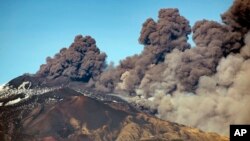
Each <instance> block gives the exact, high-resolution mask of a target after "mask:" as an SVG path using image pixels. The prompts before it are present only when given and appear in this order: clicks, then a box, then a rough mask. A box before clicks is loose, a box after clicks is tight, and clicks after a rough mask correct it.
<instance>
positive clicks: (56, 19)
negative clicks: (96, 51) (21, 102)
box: [0, 0, 233, 84]
mask: <svg viewBox="0 0 250 141" xmlns="http://www.w3.org/2000/svg"><path fill="white" fill-rule="evenodd" d="M232 3H233V0H88V1H87V0H0V84H2V83H6V82H8V81H9V80H10V79H12V78H14V77H17V76H19V75H22V74H23V73H25V72H27V73H35V72H36V71H37V70H38V69H39V66H40V65H41V64H42V63H45V58H46V57H47V56H53V55H54V54H55V53H57V52H58V51H59V50H60V48H62V47H68V46H69V45H70V44H71V43H72V42H73V40H74V37H75V35H78V34H82V35H91V36H92V37H93V38H95V39H96V41H97V46H98V47H99V48H100V49H101V51H103V52H106V54H107V55H108V58H107V62H110V61H113V62H115V63H116V64H118V62H119V60H121V59H123V58H125V57H126V56H130V55H133V54H135V53H139V52H140V51H141V50H142V48H143V47H142V46H141V45H139V43H138V37H139V34H140V30H141V26H142V23H143V22H144V21H145V20H146V19H147V18H149V17H152V18H154V19H157V14H158V11H159V9H161V8H178V9H179V11H180V13H181V15H183V16H184V17H186V18H187V19H188V20H189V21H190V24H191V25H193V24H194V23H195V21H197V20H202V19H208V20H215V21H220V14H222V13H223V12H224V11H226V10H227V9H228V8H229V7H230V5H232Z"/></svg>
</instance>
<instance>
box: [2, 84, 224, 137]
mask: <svg viewBox="0 0 250 141" xmlns="http://www.w3.org/2000/svg"><path fill="white" fill-rule="evenodd" d="M0 140H14V141H15V140H18V141H20V140H23V141H33V140H42V141H78V140H91V141H92V140H95V141H112V140H117V141H139V140H144V141H145V140H147V141H148V140H166V141H168V140H169V141H174V140H175V141H177V140H179V141H180V140H185V141H200V140H202V141H210V140H211V141H214V140H216V141H220V140H221V141H226V140H228V138H226V137H222V136H219V135H218V134H215V133H205V132H203V131H201V130H198V129H195V128H190V127H186V126H184V125H180V124H176V123H172V122H168V121H163V120H160V119H158V118H156V117H152V116H150V115H147V114H145V113H142V112H139V111H137V110H135V109H134V108H133V107H131V106H130V105H129V104H127V103H125V102H122V101H114V102H112V100H105V99H103V101H101V100H98V99H94V98H90V97H87V96H84V95H83V94H81V93H78V92H76V91H74V90H72V89H69V88H62V89H57V90H53V91H50V92H47V93H44V94H41V95H33V96H31V97H30V98H27V99H25V100H23V101H21V102H19V103H16V104H14V105H8V106H1V107H0Z"/></svg>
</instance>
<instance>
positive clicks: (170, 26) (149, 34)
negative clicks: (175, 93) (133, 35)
mask: <svg viewBox="0 0 250 141" xmlns="http://www.w3.org/2000/svg"><path fill="white" fill-rule="evenodd" d="M158 18H159V19H158V21H157V22H155V21H154V20H153V19H152V18H149V19H147V20H146V22H145V23H144V24H143V27H142V30H141V35H140V38H139V42H140V43H141V44H143V45H145V47H144V50H143V51H142V53H141V54H139V55H134V56H132V57H127V58H126V59H125V60H122V61H121V62H120V65H119V66H118V67H117V68H116V69H110V71H107V72H104V73H103V74H102V75H101V77H100V79H99V81H98V82H97V83H96V85H95V87H96V88H97V89H98V90H105V91H114V90H115V91H125V92H128V93H135V89H136V88H138V86H139V85H140V83H141V80H142V78H143V77H144V76H145V73H146V71H148V70H149V69H150V68H152V67H153V66H155V65H158V64H161V63H163V62H164V60H165V56H166V54H168V53H170V52H172V50H173V49H178V50H180V51H184V50H186V49H189V48H190V45H189V44H188V43H187V39H188V37H187V36H188V35H189V34H190V32H191V27H190V25H189V22H188V20H186V19H185V18H184V17H183V16H181V15H180V14H179V11H178V9H161V10H160V11H159V16H158ZM111 74H113V77H112V76H110V75H111Z"/></svg>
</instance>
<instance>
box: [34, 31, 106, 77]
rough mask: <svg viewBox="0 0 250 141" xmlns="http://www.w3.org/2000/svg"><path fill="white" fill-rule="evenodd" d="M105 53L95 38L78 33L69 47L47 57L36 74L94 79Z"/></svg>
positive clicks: (103, 60)
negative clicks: (97, 44) (101, 50)
mask: <svg viewBox="0 0 250 141" xmlns="http://www.w3.org/2000/svg"><path fill="white" fill-rule="evenodd" d="M105 59H106V54H105V53H101V52H100V50H99V49H98V48H97V47H96V42H95V40H94V39H93V38H92V37H90V36H86V37H83V36H82V35H78V36H76V37H75V40H74V42H73V43H72V44H71V45H70V47H69V48H63V49H61V50H60V52H59V53H57V54H56V55H55V56H54V57H53V58H51V57H47V59H46V62H47V63H46V64H43V65H41V67H40V70H39V71H38V72H37V74H36V75H37V76H42V77H46V78H49V79H56V78H58V77H61V76H64V77H68V78H70V79H72V80H77V81H83V82H88V81H89V80H90V79H96V78H97V77H98V76H99V75H100V74H101V72H102V70H103V68H104V67H105Z"/></svg>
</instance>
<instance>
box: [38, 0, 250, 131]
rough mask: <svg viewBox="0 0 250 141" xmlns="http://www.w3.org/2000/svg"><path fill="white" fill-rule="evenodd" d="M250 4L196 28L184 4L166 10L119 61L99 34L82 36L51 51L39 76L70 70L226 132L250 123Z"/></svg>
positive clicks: (167, 115) (177, 117) (241, 0)
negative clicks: (110, 60)
mask: <svg viewBox="0 0 250 141" xmlns="http://www.w3.org/2000/svg"><path fill="white" fill-rule="evenodd" d="M249 11H250V2H249V0H235V2H234V4H233V6H232V7H231V8H229V10H228V11H227V12H225V13H224V14H222V22H223V23H219V22H215V21H208V20H201V21H198V22H196V23H195V25H194V26H193V28H192V29H191V27H190V25H189V22H188V20H187V19H185V18H184V17H183V16H181V15H180V14H179V11H178V9H161V10H160V11H159V16H158V20H157V21H155V20H154V19H152V18H149V19H147V20H146V21H145V23H144V24H143V25H142V29H141V35H140V37H139V42H140V43H141V44H142V45H144V49H143V51H142V52H141V53H140V54H136V55H133V56H130V57H127V58H126V59H124V60H122V61H120V64H119V65H118V66H114V65H112V64H110V65H109V66H106V63H105V58H106V55H105V54H104V53H101V52H100V50H99V49H98V48H97V47H96V44H95V40H94V39H93V38H91V37H90V36H86V37H83V36H77V37H76V38H75V41H74V43H72V45H71V46H70V47H69V48H68V49H67V48H64V49H62V50H61V51H60V53H58V54H56V55H55V56H54V57H53V58H50V57H48V58H47V64H44V65H42V66H41V68H40V70H39V71H38V72H37V74H36V76H39V77H45V78H48V79H57V78H60V77H68V78H70V79H72V80H77V81H82V82H87V83H85V84H86V85H87V86H88V88H91V90H95V91H99V92H103V93H108V92H112V93H119V94H128V95H132V96H131V97H129V96H128V98H127V97H126V99H128V101H130V102H131V103H135V104H137V105H139V106H141V107H146V108H148V109H150V110H152V111H156V112H155V113H157V114H156V115H157V116H158V117H160V118H162V119H165V120H170V121H174V122H179V123H182V124H186V125H190V126H193V127H198V128H201V129H203V130H206V131H213V132H218V133H222V134H227V132H228V127H229V124H249V123H250V118H249V115H250V110H249V109H248V108H247V107H249V106H250V105H249V101H250V94H249V91H250V81H249V78H250V71H249V70H250V14H249V13H250V12H249ZM191 32H192V33H193V41H194V42H195V44H196V45H195V47H192V48H191V47H190V44H189V43H188V42H187V40H188V35H189V34H190V33H191ZM133 95H134V96H133Z"/></svg>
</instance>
